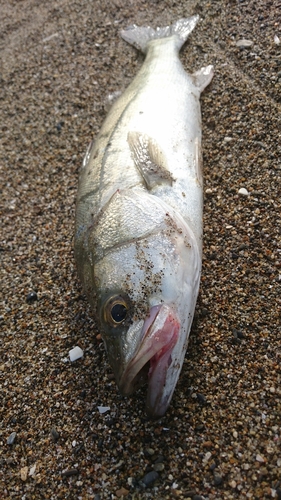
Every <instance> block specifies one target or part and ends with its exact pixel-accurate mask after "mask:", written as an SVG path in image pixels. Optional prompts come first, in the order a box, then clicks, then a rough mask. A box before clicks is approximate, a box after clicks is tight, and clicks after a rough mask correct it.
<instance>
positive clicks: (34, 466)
mask: <svg viewBox="0 0 281 500" xmlns="http://www.w3.org/2000/svg"><path fill="white" fill-rule="evenodd" d="M35 471H36V463H35V464H34V465H32V467H30V469H29V476H34V474H35Z"/></svg>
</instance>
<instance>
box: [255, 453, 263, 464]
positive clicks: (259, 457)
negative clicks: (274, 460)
mask: <svg viewBox="0 0 281 500" xmlns="http://www.w3.org/2000/svg"><path fill="white" fill-rule="evenodd" d="M256 461H257V462H260V463H264V462H265V459H264V458H263V457H262V456H261V455H259V454H257V455H256Z"/></svg>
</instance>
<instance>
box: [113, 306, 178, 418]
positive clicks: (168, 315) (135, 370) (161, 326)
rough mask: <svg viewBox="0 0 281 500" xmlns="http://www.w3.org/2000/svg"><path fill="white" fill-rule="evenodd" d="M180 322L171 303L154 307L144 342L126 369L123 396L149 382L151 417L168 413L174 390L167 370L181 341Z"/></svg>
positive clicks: (158, 416)
mask: <svg viewBox="0 0 281 500" xmlns="http://www.w3.org/2000/svg"><path fill="white" fill-rule="evenodd" d="M179 331H180V322H179V320H178V318H177V316H176V314H175V312H174V311H173V309H172V308H171V307H170V306H168V305H167V304H163V305H158V306H154V307H152V308H151V310H150V314H149V316H148V317H147V318H146V320H145V322H144V325H143V328H142V334H143V336H142V339H143V340H142V343H141V345H140V348H139V350H138V351H137V353H136V355H135V356H134V357H133V359H132V360H131V361H130V362H129V364H128V365H127V367H126V369H125V370H124V372H123V374H122V377H121V380H120V383H119V388H120V391H121V392H122V394H123V395H130V394H132V393H133V392H134V391H135V390H136V388H138V387H139V386H140V385H143V383H145V382H146V380H147V381H148V392H147V399H146V412H147V414H148V415H149V416H150V417H153V418H160V417H161V416H162V415H164V413H165V411H166V409H167V407H168V405H169V402H170V399H171V397H172V394H173V391H174V385H175V384H171V386H170V387H169V380H168V379H167V370H168V368H169V366H170V365H171V363H172V351H173V349H174V347H175V345H176V343H177V341H178V338H179Z"/></svg>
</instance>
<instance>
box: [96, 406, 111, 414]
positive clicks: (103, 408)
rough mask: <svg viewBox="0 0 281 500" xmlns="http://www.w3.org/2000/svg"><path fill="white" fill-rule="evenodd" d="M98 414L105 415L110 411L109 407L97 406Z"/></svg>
mask: <svg viewBox="0 0 281 500" xmlns="http://www.w3.org/2000/svg"><path fill="white" fill-rule="evenodd" d="M98 410H99V413H100V414H101V415H103V413H107V412H108V411H110V406H98Z"/></svg>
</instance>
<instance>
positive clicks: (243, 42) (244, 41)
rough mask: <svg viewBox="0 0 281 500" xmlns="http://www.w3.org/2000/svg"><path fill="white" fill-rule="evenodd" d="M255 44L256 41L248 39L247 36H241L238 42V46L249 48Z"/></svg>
mask: <svg viewBox="0 0 281 500" xmlns="http://www.w3.org/2000/svg"><path fill="white" fill-rule="evenodd" d="M253 44H254V42H253V41H252V40H247V39H246V38H241V40H238V41H237V42H236V45H237V47H239V48H240V49H248V48H250V47H252V45H253Z"/></svg>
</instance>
